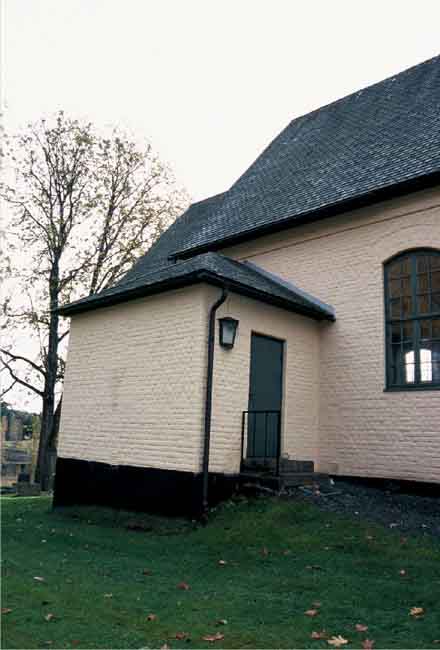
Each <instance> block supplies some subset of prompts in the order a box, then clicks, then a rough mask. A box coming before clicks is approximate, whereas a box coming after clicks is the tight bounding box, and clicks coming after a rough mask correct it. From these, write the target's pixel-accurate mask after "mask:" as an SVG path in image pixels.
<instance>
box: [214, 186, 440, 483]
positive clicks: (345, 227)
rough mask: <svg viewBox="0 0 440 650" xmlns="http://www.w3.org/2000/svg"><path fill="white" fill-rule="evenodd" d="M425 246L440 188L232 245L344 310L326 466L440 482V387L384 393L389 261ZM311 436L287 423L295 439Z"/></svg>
mask: <svg viewBox="0 0 440 650" xmlns="http://www.w3.org/2000/svg"><path fill="white" fill-rule="evenodd" d="M425 246H427V247H433V248H437V249H440V191H439V190H438V189H436V190H433V191H424V192H419V193H417V194H413V195H412V196H409V197H406V198H402V199H399V200H397V199H396V200H393V201H388V202H384V203H382V204H378V205H376V206H372V207H369V208H364V209H362V210H358V211H356V212H352V213H346V214H344V215H342V216H339V217H335V218H332V219H329V220H327V221H321V222H317V223H315V224H311V225H309V226H303V227H300V228H295V229H291V230H290V231H286V232H283V233H281V234H276V235H272V236H269V237H265V238H264V239H263V238H262V239H257V240H255V241H254V242H252V243H248V244H243V245H241V246H237V247H235V248H233V249H228V250H227V251H225V252H226V253H227V254H229V255H231V256H233V257H235V258H236V259H240V260H246V259H248V260H250V261H252V262H254V263H256V264H259V265H260V266H262V267H263V268H265V269H267V270H269V271H272V272H273V273H277V274H279V275H281V276H282V277H284V278H285V279H287V280H290V281H292V282H294V283H295V284H296V285H298V286H299V287H301V288H302V289H303V290H305V291H309V292H310V293H311V294H313V295H314V296H316V297H317V298H320V299H321V300H323V301H325V302H327V303H329V304H331V305H333V307H334V308H335V310H336V318H337V321H336V322H335V323H334V324H331V325H325V326H324V327H323V328H322V331H321V336H320V360H319V445H318V454H317V457H316V458H315V460H316V461H317V462H318V466H319V468H320V469H321V470H323V471H327V470H330V471H334V472H336V473H339V474H346V475H354V476H368V477H388V478H396V479H409V480H420V481H435V482H439V481H440V391H438V390H437V391H436V390H432V391H419V392H384V387H385V350H384V344H385V333H384V298H383V262H384V261H386V260H387V259H389V258H390V257H392V256H393V255H396V254H397V253H399V252H401V251H404V250H407V249H411V248H417V247H425ZM292 371H293V372H299V373H300V372H301V370H300V368H295V369H293V368H292ZM286 399H287V401H288V400H289V397H288V396H287V395H286ZM289 408H292V409H293V408H295V405H292V406H291V407H290V406H289ZM297 408H301V404H297ZM303 434H304V432H303V431H300V430H296V431H295V430H294V429H293V428H292V429H290V428H289V429H288V430H286V431H285V436H287V437H289V438H290V437H292V438H295V437H298V436H301V435H303Z"/></svg>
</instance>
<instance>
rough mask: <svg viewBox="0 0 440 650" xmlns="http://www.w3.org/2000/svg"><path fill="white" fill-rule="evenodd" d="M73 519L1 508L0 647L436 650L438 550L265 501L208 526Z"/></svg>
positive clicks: (33, 502) (24, 506)
mask: <svg viewBox="0 0 440 650" xmlns="http://www.w3.org/2000/svg"><path fill="white" fill-rule="evenodd" d="M75 514H76V518H72V516H68V515H67V514H66V513H53V512H51V510H50V501H49V499H47V498H29V499H25V498H14V497H4V498H3V499H2V518H3V528H2V532H3V557H2V569H3V581H2V592H3V593H2V608H7V609H11V610H12V611H10V612H7V613H3V614H2V628H3V629H2V632H3V639H2V647H3V648H78V649H80V648H146V647H149V648H158V647H161V646H162V645H164V644H167V645H168V646H169V647H171V648H183V647H185V648H193V647H194V648H200V647H207V646H209V645H212V647H214V648H245V647H246V648H275V647H276V648H317V649H319V648H325V647H327V648H330V647H331V646H330V645H327V641H326V640H313V639H311V633H312V631H321V630H323V629H324V630H326V631H327V632H328V634H329V635H330V636H333V635H342V636H343V637H344V638H345V639H348V640H349V644H347V645H344V646H342V647H344V648H361V647H362V642H363V641H364V640H365V639H366V638H369V639H372V640H374V641H375V645H374V648H384V647H386V648H393V647H395V648H440V645H439V644H438V640H439V639H440V546H439V545H438V542H435V541H431V540H429V539H427V538H422V537H408V539H407V540H405V538H401V536H400V535H399V533H395V532H394V531H390V530H386V529H384V528H382V527H380V526H375V525H369V524H366V523H362V522H359V521H354V520H350V519H342V518H340V517H338V516H336V515H334V514H332V513H323V512H320V511H319V510H317V509H316V507H315V506H313V505H310V504H306V503H302V502H294V501H279V500H272V499H261V500H256V501H249V502H247V501H243V502H241V503H239V504H235V505H234V504H227V505H226V506H224V507H223V508H221V509H219V510H218V512H216V513H215V514H214V515H213V518H212V521H211V523H210V525H209V526H207V527H206V528H194V527H193V526H191V525H189V524H185V523H183V522H179V521H167V520H158V519H153V518H148V517H137V516H135V515H129V514H126V513H119V514H118V515H115V514H114V513H112V512H109V511H104V512H103V511H99V510H95V509H85V510H84V509H81V510H77V511H76V512H75ZM127 525H128V527H129V528H131V529H127V528H126V526H127ZM133 528H140V530H133ZM220 560H222V561H224V562H226V564H221V563H220V564H219V561H220ZM402 570H404V571H405V574H404V575H401V571H402ZM35 577H40V578H44V581H39V580H35ZM179 583H186V585H188V586H189V589H183V588H179V587H178V585H179ZM181 587H182V585H181ZM317 601H319V603H318V604H315V605H314V603H316V602H317ZM412 607H422V608H424V610H425V614H424V615H423V616H421V617H419V618H415V617H413V616H411V615H410V613H409V612H410V608H412ZM309 609H314V610H317V611H318V614H317V615H316V616H313V617H310V616H306V615H305V611H306V610H309ZM50 614H52V615H53V617H51V616H48V615H50ZM149 614H154V615H155V616H156V617H157V618H156V619H155V620H148V619H147V616H148V615H149ZM46 617H47V618H48V619H49V620H46ZM220 619H222V620H226V621H227V623H226V624H219V623H218V621H219V620H220ZM357 623H360V624H363V625H366V626H368V631H367V632H364V633H362V632H357V631H356V630H355V625H356V624H357ZM176 633H177V634H179V633H186V634H187V635H188V637H187V638H186V639H176V638H175V637H176ZM216 633H220V634H222V635H224V639H223V640H218V641H214V642H212V643H211V644H210V642H209V641H204V640H202V637H203V636H205V635H212V634H216ZM435 641H437V643H435Z"/></svg>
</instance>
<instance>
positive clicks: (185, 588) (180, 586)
mask: <svg viewBox="0 0 440 650" xmlns="http://www.w3.org/2000/svg"><path fill="white" fill-rule="evenodd" d="M177 589H183V591H188V590H189V589H191V587H190V586H189V584H187V583H186V582H179V584H178V585H177Z"/></svg>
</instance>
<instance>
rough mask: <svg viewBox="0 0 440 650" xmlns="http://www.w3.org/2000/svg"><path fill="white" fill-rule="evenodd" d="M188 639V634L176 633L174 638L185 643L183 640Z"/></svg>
mask: <svg viewBox="0 0 440 650" xmlns="http://www.w3.org/2000/svg"><path fill="white" fill-rule="evenodd" d="M187 637H188V633H187V632H176V634H175V635H174V638H175V639H177V640H178V641H183V639H186V638H187Z"/></svg>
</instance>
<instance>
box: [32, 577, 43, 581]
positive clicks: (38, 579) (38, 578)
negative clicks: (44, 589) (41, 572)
mask: <svg viewBox="0 0 440 650" xmlns="http://www.w3.org/2000/svg"><path fill="white" fill-rule="evenodd" d="M34 580H36V581H37V582H44V578H42V577H41V576H34Z"/></svg>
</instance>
